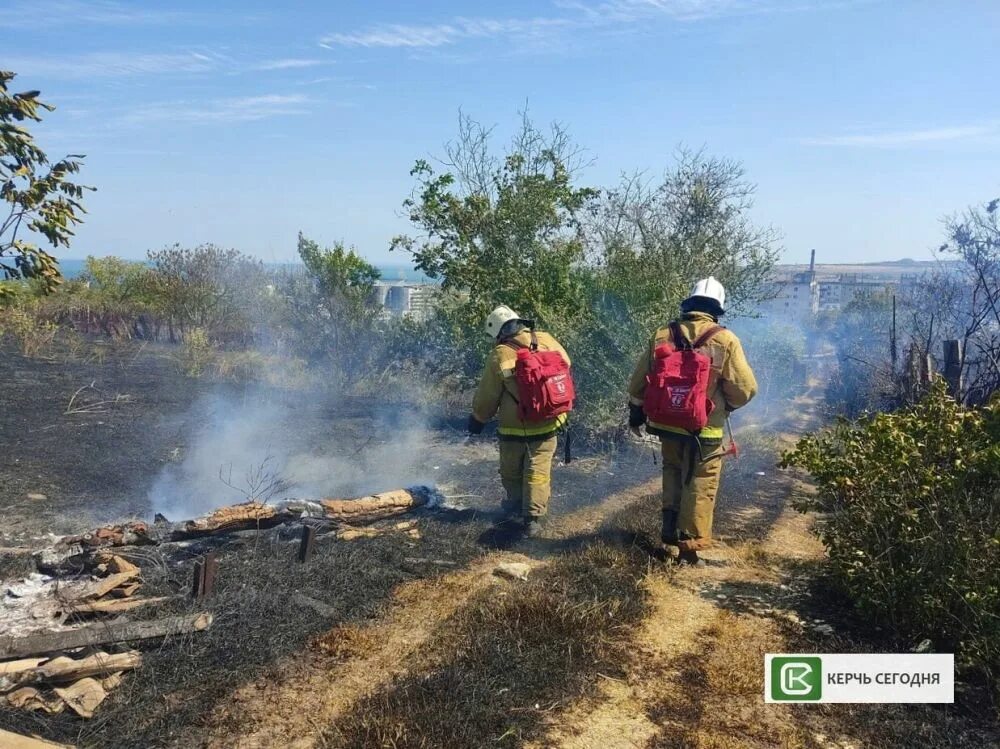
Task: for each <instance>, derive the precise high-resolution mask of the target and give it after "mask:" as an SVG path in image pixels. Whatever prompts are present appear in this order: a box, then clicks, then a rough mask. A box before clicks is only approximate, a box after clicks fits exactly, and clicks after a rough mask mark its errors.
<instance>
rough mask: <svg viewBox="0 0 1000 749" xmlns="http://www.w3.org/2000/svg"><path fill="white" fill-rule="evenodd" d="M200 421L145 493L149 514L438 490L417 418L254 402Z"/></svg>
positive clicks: (187, 514) (212, 406) (230, 402)
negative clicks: (417, 486) (256, 502)
mask: <svg viewBox="0 0 1000 749" xmlns="http://www.w3.org/2000/svg"><path fill="white" fill-rule="evenodd" d="M195 414H197V415H198V420H199V421H200V423H201V425H200V426H199V427H198V428H197V429H196V430H195V432H194V434H193V435H192V436H191V437H190V438H189V439H188V444H187V445H186V446H185V447H183V448H180V449H179V454H178V456H177V458H178V459H177V460H176V462H173V463H171V464H169V465H168V466H166V467H165V468H164V470H163V471H161V473H160V475H159V476H158V477H157V479H156V481H155V482H154V484H153V486H152V488H151V489H150V492H149V500H150V504H151V505H152V511H153V512H159V513H162V514H163V515H165V516H166V517H167V518H168V519H170V520H183V519H186V518H192V517H197V516H198V515H202V514H205V513H206V512H209V511H211V510H212V509H215V508H217V507H221V506H223V505H228V504H235V503H239V502H246V501H248V500H250V499H257V500H262V501H266V500H278V499H284V498H286V497H296V498H303V499H319V498H324V497H354V496H359V495H363V494H368V493H372V492H378V491H384V490H387V489H393V488H399V487H405V486H413V485H415V484H430V483H433V482H434V476H433V474H434V468H433V466H432V465H430V464H431V463H432V462H433V461H432V460H431V459H430V455H429V445H430V441H431V440H432V433H431V430H430V429H429V428H428V426H427V419H426V416H425V415H424V414H421V413H407V412H403V413H396V412H394V411H392V410H391V409H386V410H383V411H382V412H374V413H373V412H371V411H369V410H367V409H365V408H361V410H360V412H359V411H358V407H357V404H354V405H351V406H343V405H342V402H338V401H336V400H331V402H330V403H324V402H322V401H320V402H317V400H316V399H315V397H314V396H311V397H310V398H308V399H305V398H296V399H293V400H292V401H287V400H286V401H284V402H275V401H274V400H270V399H269V398H268V397H267V396H266V395H265V394H263V393H257V394H254V395H251V396H244V397H238V398H237V397H232V396H224V395H213V396H210V397H208V398H205V399H202V400H201V401H200V402H199V403H198V404H197V405H196V406H195Z"/></svg>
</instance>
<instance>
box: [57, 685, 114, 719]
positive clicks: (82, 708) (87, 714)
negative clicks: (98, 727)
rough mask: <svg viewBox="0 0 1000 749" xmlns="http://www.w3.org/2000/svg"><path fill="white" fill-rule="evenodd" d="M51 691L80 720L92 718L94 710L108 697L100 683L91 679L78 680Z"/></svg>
mask: <svg viewBox="0 0 1000 749" xmlns="http://www.w3.org/2000/svg"><path fill="white" fill-rule="evenodd" d="M52 691H53V692H55V693H56V695H58V696H59V698H60V699H61V700H62V701H63V702H65V703H66V704H67V705H68V706H69V708H70V709H71V710H72V711H73V712H75V713H76V714H77V715H79V716H80V717H81V718H93V717H94V710H96V709H97V707H98V705H100V704H101V703H102V702H104V699H105V698H106V697H107V696H108V693H107V692H105V691H104V687H103V685H102V684H101V682H99V681H98V680H97V679H92V678H86V679H80V681H78V682H75V683H73V684H70V685H69V686H68V687H63V688H60V687H56V688H54V689H53V690H52Z"/></svg>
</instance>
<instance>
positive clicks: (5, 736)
mask: <svg viewBox="0 0 1000 749" xmlns="http://www.w3.org/2000/svg"><path fill="white" fill-rule="evenodd" d="M0 746H2V747H3V748H4V749H75V747H74V746H73V745H72V744H57V743H55V742H54V741H45V739H37V738H35V737H34V736H22V735H21V734H19V733H11V732H10V731H5V730H3V729H2V728H0Z"/></svg>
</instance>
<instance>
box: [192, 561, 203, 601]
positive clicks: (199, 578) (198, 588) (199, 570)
mask: <svg viewBox="0 0 1000 749" xmlns="http://www.w3.org/2000/svg"><path fill="white" fill-rule="evenodd" d="M204 590H205V560H204V559H198V560H197V561H195V563H194V569H193V570H192V571H191V597H192V598H194V599H198V598H201V597H202V596H203V595H204V593H203V591H204Z"/></svg>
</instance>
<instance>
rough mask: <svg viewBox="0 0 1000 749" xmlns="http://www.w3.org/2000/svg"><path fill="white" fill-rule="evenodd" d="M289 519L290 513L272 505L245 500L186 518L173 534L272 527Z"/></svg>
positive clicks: (203, 533)
mask: <svg viewBox="0 0 1000 749" xmlns="http://www.w3.org/2000/svg"><path fill="white" fill-rule="evenodd" d="M291 519H293V516H292V515H291V514H290V513H284V512H279V511H278V508H276V507H275V506H274V505H265V504H262V503H260V502H247V503H246V504H242V505H231V506H229V507H220V508H219V509H218V510H215V511H214V512H212V513H211V514H209V515H205V516H203V517H200V518H195V519H194V520H188V521H187V522H186V523H184V526H183V528H182V529H181V530H180V531H175V532H174V534H173V536H174V537H179V538H190V537H193V536H204V535H207V534H210V533H228V532H232V531H245V530H255V529H258V528H273V527H274V526H276V525H280V524H281V523H284V522H286V521H288V520H291Z"/></svg>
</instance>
